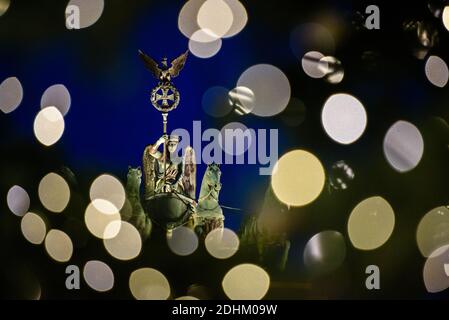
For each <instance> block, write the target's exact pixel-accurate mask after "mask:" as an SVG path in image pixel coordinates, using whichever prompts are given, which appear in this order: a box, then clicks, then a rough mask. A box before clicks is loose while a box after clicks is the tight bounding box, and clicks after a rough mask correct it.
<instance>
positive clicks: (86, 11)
mask: <svg viewBox="0 0 449 320" xmlns="http://www.w3.org/2000/svg"><path fill="white" fill-rule="evenodd" d="M69 6H76V7H78V9H79V27H80V29H83V28H87V27H90V26H91V25H93V24H94V23H95V22H97V21H98V19H100V17H101V15H102V14H103V9H104V0H70V1H69V3H68V4H67V7H69ZM69 12H70V11H69ZM67 18H69V15H68V14H66V19H67ZM69 20H70V19H68V20H67V21H69ZM66 27H69V26H67V25H66Z"/></svg>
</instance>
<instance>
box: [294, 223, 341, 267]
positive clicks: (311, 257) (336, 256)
mask: <svg viewBox="0 0 449 320" xmlns="http://www.w3.org/2000/svg"><path fill="white" fill-rule="evenodd" d="M345 257H346V244H345V240H344V238H343V235H342V234H341V233H340V232H338V231H332V230H327V231H322V232H320V233H318V234H316V235H314V236H313V237H312V238H310V240H309V241H308V242H307V244H306V246H305V248H304V254H303V259H304V264H305V266H306V267H307V269H308V270H309V272H311V273H313V274H314V275H321V274H326V273H329V272H331V271H334V270H335V269H337V268H338V267H339V266H340V265H341V264H342V263H343V261H344V260H345Z"/></svg>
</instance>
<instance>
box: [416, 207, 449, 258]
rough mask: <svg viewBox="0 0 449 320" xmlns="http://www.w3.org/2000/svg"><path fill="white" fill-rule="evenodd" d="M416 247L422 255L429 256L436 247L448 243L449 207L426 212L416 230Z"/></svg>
mask: <svg viewBox="0 0 449 320" xmlns="http://www.w3.org/2000/svg"><path fill="white" fill-rule="evenodd" d="M416 241H417V243H418V248H419V251H420V252H421V254H422V255H423V256H424V257H429V256H430V255H431V254H432V252H434V251H435V250H437V249H438V248H440V247H442V246H444V245H449V209H448V208H447V207H445V206H440V207H437V208H434V209H432V210H430V211H429V212H427V213H426V214H425V215H424V217H422V219H421V221H420V222H419V224H418V228H417V230H416Z"/></svg>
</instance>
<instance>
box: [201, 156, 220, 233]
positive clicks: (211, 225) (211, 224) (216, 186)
mask: <svg viewBox="0 0 449 320" xmlns="http://www.w3.org/2000/svg"><path fill="white" fill-rule="evenodd" d="M220 177H221V171H220V167H219V165H218V164H215V163H212V164H210V165H208V166H207V169H206V172H205V173H204V176H203V181H202V183H201V189H200V195H199V198H198V205H197V207H196V213H195V231H196V232H197V233H198V235H199V236H200V237H203V238H204V237H205V236H206V235H207V234H208V233H209V232H210V231H212V230H213V229H216V228H223V227H224V215H223V210H222V208H221V207H220V205H219V203H218V196H219V193H220V189H221V183H220Z"/></svg>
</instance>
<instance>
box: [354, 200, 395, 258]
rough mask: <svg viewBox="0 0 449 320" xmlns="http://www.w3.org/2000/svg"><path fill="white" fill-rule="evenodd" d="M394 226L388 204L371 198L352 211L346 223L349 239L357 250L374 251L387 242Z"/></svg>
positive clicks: (391, 211)
mask: <svg viewBox="0 0 449 320" xmlns="http://www.w3.org/2000/svg"><path fill="white" fill-rule="evenodd" d="M394 224H395V217H394V211H393V208H392V207H391V206H390V204H389V203H388V202H387V201H386V200H385V199H384V198H382V197H379V196H375V197H371V198H368V199H365V200H363V201H361V202H360V203H359V204H357V205H356V206H355V208H354V209H353V210H352V212H351V214H350V216H349V221H348V235H349V239H350V240H351V242H352V245H353V246H354V247H355V248H357V249H360V250H374V249H377V248H379V247H380V246H382V245H383V244H384V243H385V242H387V240H388V239H389V238H390V236H391V234H392V233H393V229H394Z"/></svg>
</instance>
